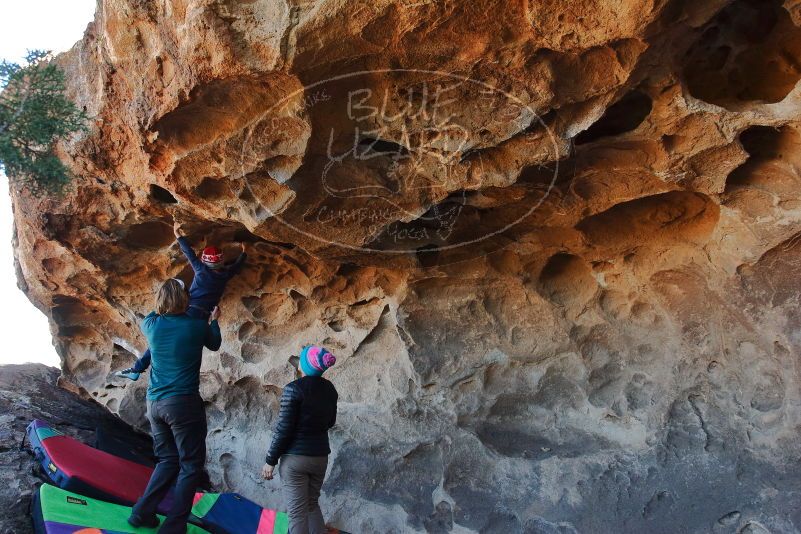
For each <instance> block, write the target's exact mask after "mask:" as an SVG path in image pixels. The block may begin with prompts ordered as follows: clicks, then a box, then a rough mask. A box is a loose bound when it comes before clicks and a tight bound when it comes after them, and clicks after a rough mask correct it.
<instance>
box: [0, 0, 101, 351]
mask: <svg viewBox="0 0 801 534" xmlns="http://www.w3.org/2000/svg"><path fill="white" fill-rule="evenodd" d="M94 12H95V0H24V1H20V0H16V1H13V0H6V1H3V2H2V3H0V58H3V59H7V60H13V61H19V60H21V59H22V57H23V56H24V55H25V51H26V50H27V49H32V48H40V49H45V50H53V51H54V52H62V51H65V50H69V49H70V48H71V47H72V45H74V44H75V42H76V41H78V40H80V39H81V37H82V36H83V31H84V30H85V29H86V25H87V24H88V23H89V22H90V21H91V20H92V19H93V18H94ZM12 227H13V219H12V216H11V200H10V199H9V197H8V179H7V178H6V176H4V175H3V174H2V173H0V295H2V304H0V340H2V345H3V346H2V350H0V364H5V363H23V362H42V363H47V364H50V365H58V356H57V355H56V351H55V349H53V345H52V343H51V339H50V330H49V328H48V325H47V319H46V318H45V316H44V315H42V314H41V313H40V312H39V310H37V309H36V308H34V306H33V304H31V303H30V301H28V299H27V298H26V297H25V295H24V294H23V293H22V292H21V291H20V290H19V289H18V288H17V280H16V276H15V274H14V255H13V253H12V250H11V232H12Z"/></svg>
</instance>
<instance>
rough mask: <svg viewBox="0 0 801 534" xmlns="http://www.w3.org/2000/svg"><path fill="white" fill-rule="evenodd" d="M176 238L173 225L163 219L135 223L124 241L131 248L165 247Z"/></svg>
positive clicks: (124, 237)
mask: <svg viewBox="0 0 801 534" xmlns="http://www.w3.org/2000/svg"><path fill="white" fill-rule="evenodd" d="M174 240H175V236H174V235H173V232H172V226H170V225H169V224H167V223H165V222H162V221H148V222H143V223H139V224H134V225H133V226H131V227H130V228H128V231H127V232H126V233H125V235H124V236H123V238H122V241H123V243H124V244H126V245H128V246H129V247H131V248H164V247H166V246H169V245H171V244H172V242H173V241H174Z"/></svg>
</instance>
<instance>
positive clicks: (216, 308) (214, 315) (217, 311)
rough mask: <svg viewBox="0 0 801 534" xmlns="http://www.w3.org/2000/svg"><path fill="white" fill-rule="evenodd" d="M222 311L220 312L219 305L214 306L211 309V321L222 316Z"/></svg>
mask: <svg viewBox="0 0 801 534" xmlns="http://www.w3.org/2000/svg"><path fill="white" fill-rule="evenodd" d="M220 313H222V312H220V307H219V306H214V309H213V310H211V315H210V316H209V320H210V321H216V320H217V319H219V318H220Z"/></svg>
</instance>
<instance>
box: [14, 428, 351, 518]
mask: <svg viewBox="0 0 801 534" xmlns="http://www.w3.org/2000/svg"><path fill="white" fill-rule="evenodd" d="M28 439H29V440H30V444H31V448H32V449H33V451H34V456H36V459H37V461H39V463H40V464H41V465H42V468H43V470H44V471H45V473H46V474H47V476H48V477H49V478H50V480H51V481H52V482H53V484H55V485H56V486H58V487H59V488H62V489H64V490H67V491H69V492H72V493H75V494H78V495H83V496H85V497H91V498H93V499H94V500H96V501H98V502H100V501H106V502H109V503H116V504H121V505H123V506H124V507H125V508H126V510H129V509H128V508H127V507H128V506H133V504H134V503H136V501H137V499H138V498H139V497H140V496H141V495H142V494H143V493H144V491H145V488H146V487H147V483H148V481H149V480H150V475H151V473H152V472H153V470H152V469H150V468H149V467H146V466H144V465H141V464H138V463H135V462H131V461H129V460H125V459H123V458H118V457H116V456H113V455H111V454H109V453H106V452H103V451H100V450H98V449H95V448H93V447H90V446H88V445H86V444H84V443H81V442H80V441H78V440H76V439H73V438H71V437H70V436H65V435H63V434H62V433H61V432H59V431H58V430H55V429H53V428H52V427H50V425H48V424H47V423H46V422H44V421H42V420H39V419H35V420H34V421H33V422H31V424H30V425H28ZM104 504H105V503H104ZM170 504H171V496H169V495H168V496H167V498H165V499H164V501H162V503H161V504H160V505H159V507H158V512H159V513H161V514H164V513H166V512H167V511H169V506H170ZM192 514H193V515H192V516H190V518H189V520H190V522H192V523H195V524H197V525H200V526H202V527H203V528H204V529H206V530H208V531H209V532H212V533H213V534H287V532H288V524H289V520H288V517H287V514H286V513H284V512H276V511H275V510H270V509H267V508H262V507H261V506H259V505H258V504H256V503H254V502H253V501H251V500H249V499H247V498H245V497H243V496H241V495H239V494H236V493H197V494H196V495H195V500H194V506H193V508H192ZM125 517H127V515H126V516H125ZM123 519H124V518H123ZM126 524H127V523H126ZM129 528H130V527H129ZM48 532H50V531H48ZM58 532H59V534H61V531H58ZM64 532H72V531H64ZM76 532H77V531H76ZM108 532H116V531H114V530H109V531H108ZM121 532H128V531H121ZM328 532H329V534H347V533H345V532H343V531H339V530H336V529H329V531H328ZM81 534H91V533H90V532H85V533H81ZM95 534H96V533H95Z"/></svg>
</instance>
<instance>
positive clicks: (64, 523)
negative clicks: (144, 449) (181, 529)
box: [33, 484, 207, 534]
mask: <svg viewBox="0 0 801 534" xmlns="http://www.w3.org/2000/svg"><path fill="white" fill-rule="evenodd" d="M129 515H131V509H130V508H129V507H127V506H123V505H121V504H113V503H108V502H103V501H98V500H97V499H92V498H91V497H85V496H83V495H79V494H77V493H73V492H70V491H66V490H63V489H61V488H57V487H56V486H51V485H50V484H42V485H41V486H40V487H39V489H38V491H37V492H36V494H35V495H34V500H33V527H34V532H35V533H36V534H151V533H152V534H155V533H156V532H157V531H158V527H157V528H134V527H132V526H131V525H129V524H128V521H127V519H128V516H129ZM159 519H161V520H163V519H164V517H163V516H159ZM186 532H187V534H207V531H206V530H204V529H202V528H200V527H197V526H195V525H189V526H188V527H187V530H186Z"/></svg>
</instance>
